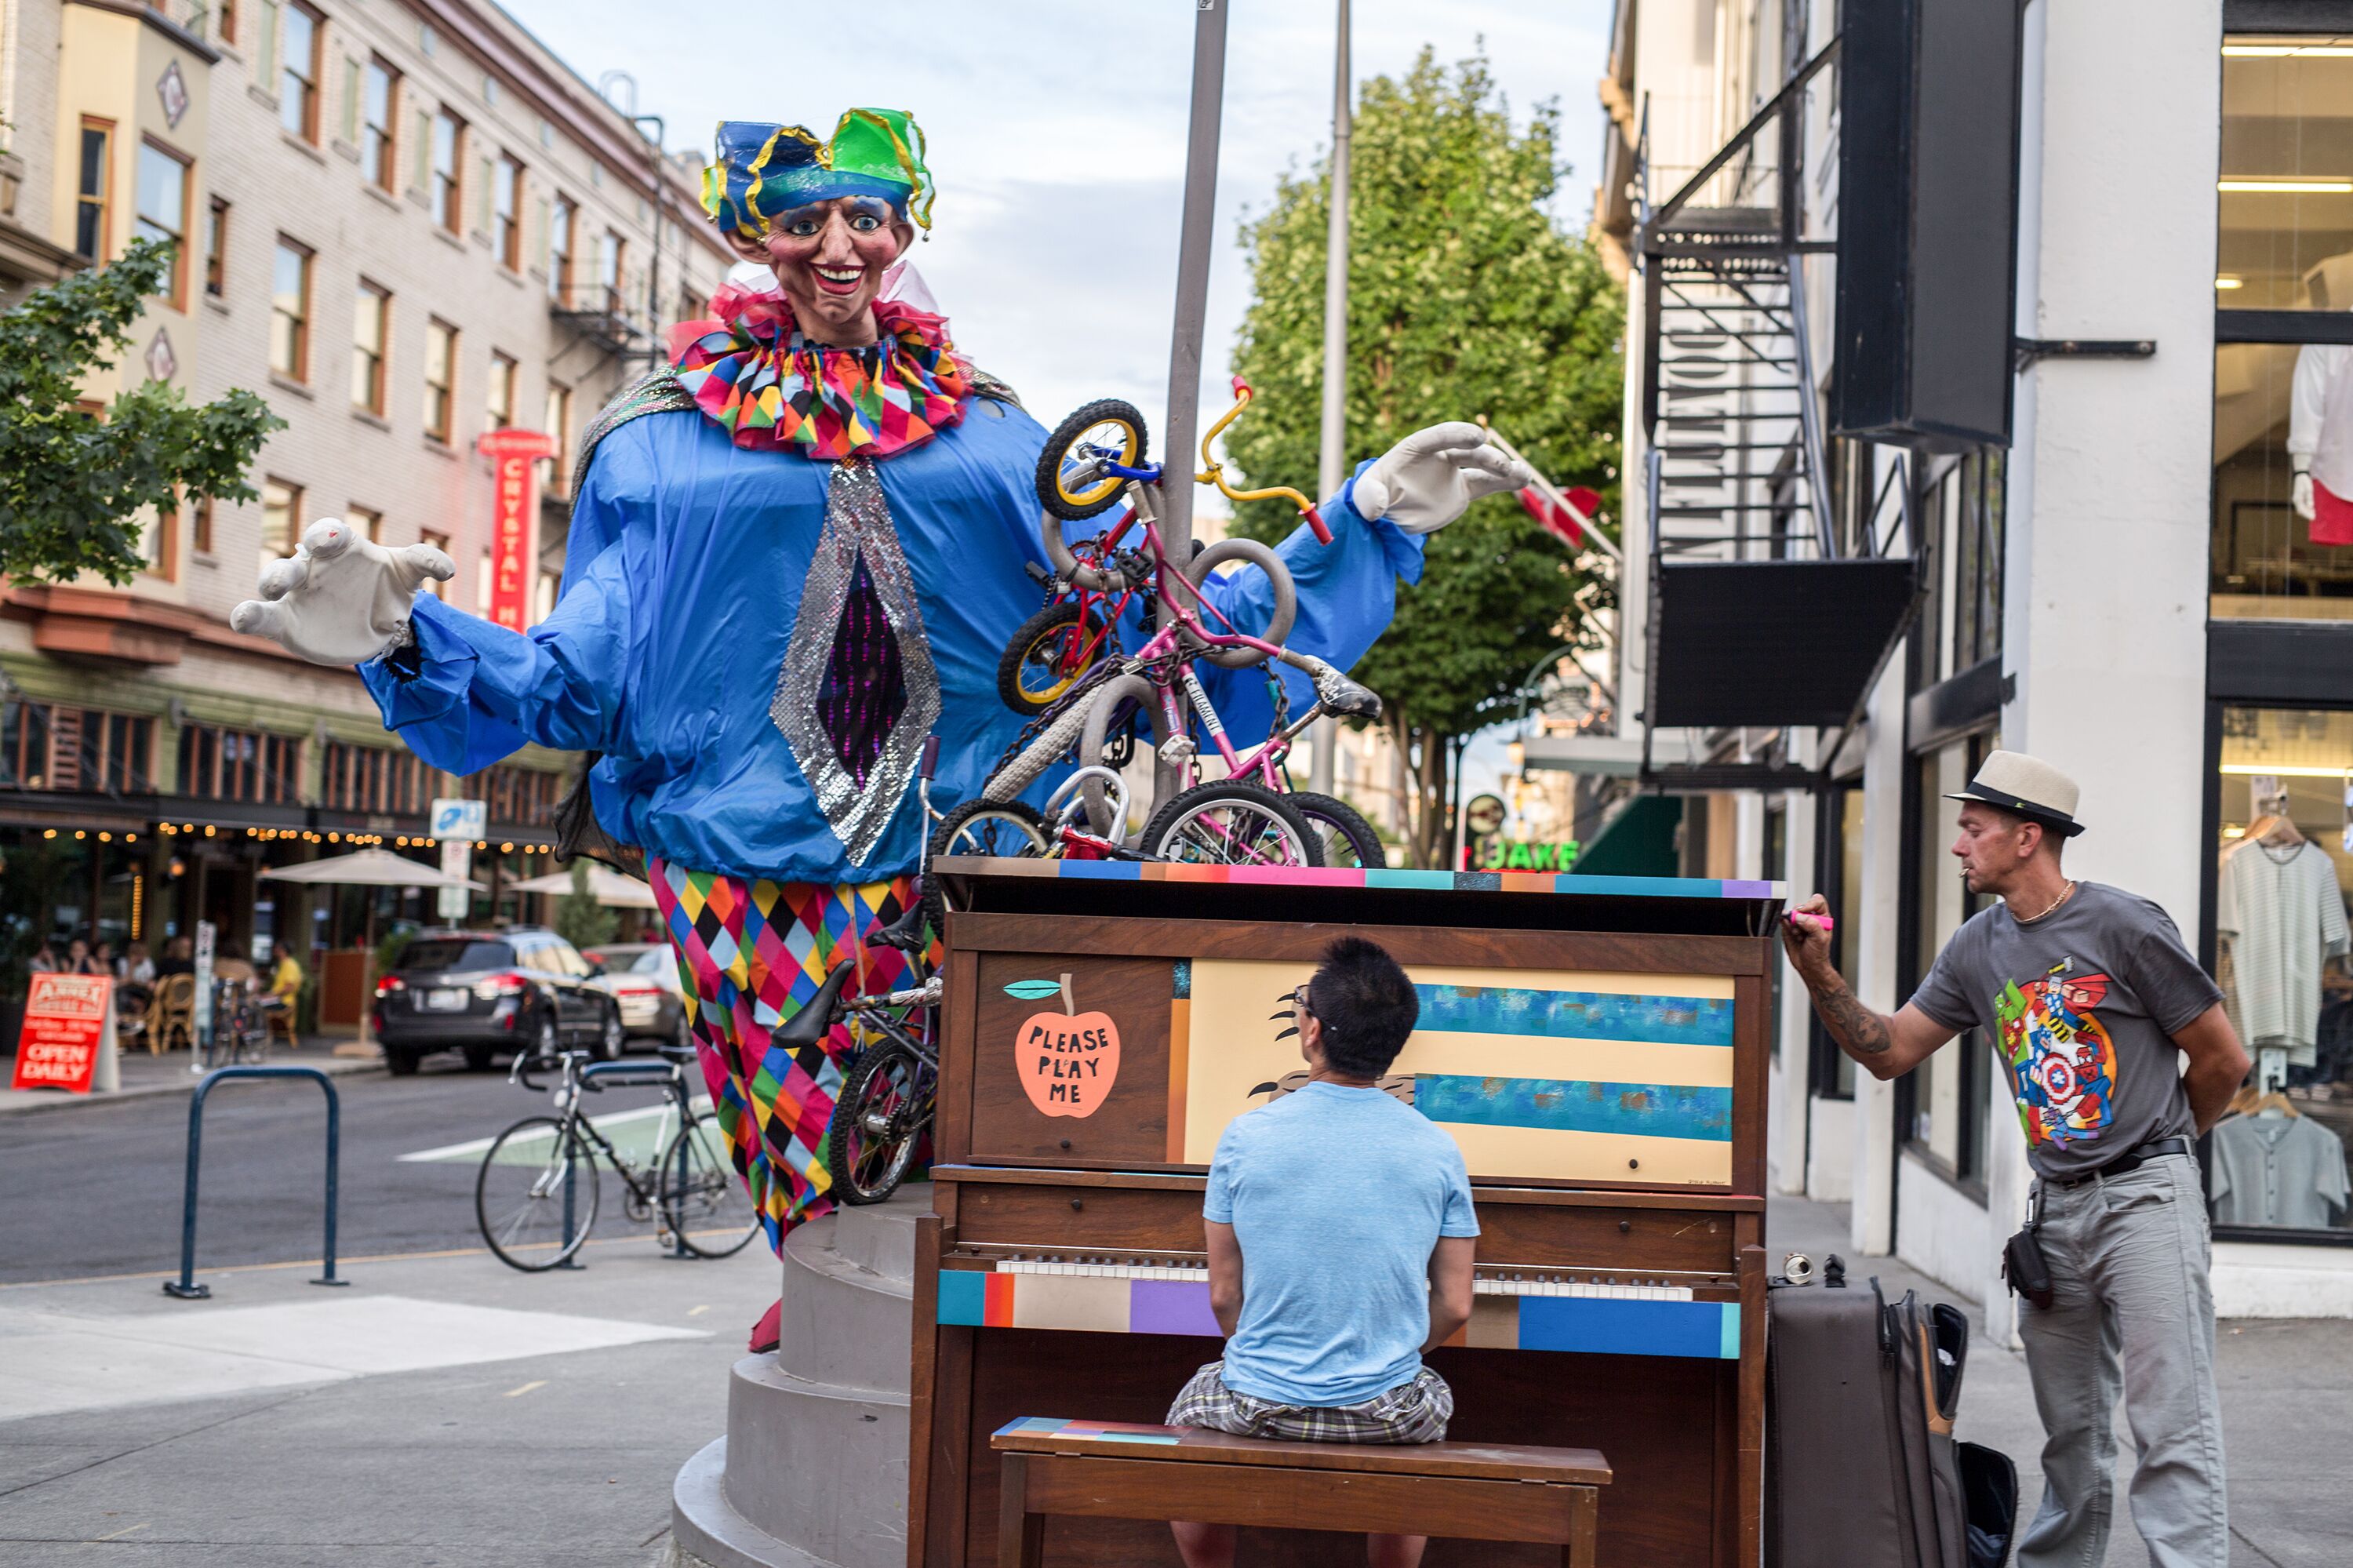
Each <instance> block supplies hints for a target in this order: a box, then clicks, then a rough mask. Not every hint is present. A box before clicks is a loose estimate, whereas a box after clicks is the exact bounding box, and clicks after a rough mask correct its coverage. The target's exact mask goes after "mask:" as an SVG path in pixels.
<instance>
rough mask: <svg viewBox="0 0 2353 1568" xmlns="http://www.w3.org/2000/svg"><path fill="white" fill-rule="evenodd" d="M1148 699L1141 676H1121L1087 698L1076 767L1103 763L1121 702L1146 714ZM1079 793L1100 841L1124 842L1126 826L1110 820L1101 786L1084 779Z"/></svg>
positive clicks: (1107, 797) (1149, 687) (1149, 694)
mask: <svg viewBox="0 0 2353 1568" xmlns="http://www.w3.org/2000/svg"><path fill="white" fill-rule="evenodd" d="M1152 697H1153V688H1152V683H1151V682H1150V681H1147V680H1145V678H1144V677H1143V676H1141V675H1122V676H1120V677H1118V678H1117V679H1116V680H1113V681H1112V682H1110V683H1107V684H1106V685H1104V686H1103V689H1102V690H1101V691H1099V692H1097V693H1096V694H1094V695H1093V696H1092V697H1091V698H1089V699H1088V702H1087V722H1086V724H1085V726H1083V727H1082V729H1081V730H1080V731H1079V765H1080V766H1081V767H1082V768H1084V767H1092V766H1093V765H1094V764H1097V763H1102V762H1103V758H1104V754H1105V753H1106V752H1107V751H1109V750H1110V749H1111V747H1112V744H1113V740H1114V738H1115V737H1116V735H1117V734H1118V733H1119V732H1117V731H1114V730H1113V728H1112V722H1111V721H1112V715H1113V714H1115V713H1116V712H1118V710H1119V706H1120V705H1121V704H1122V703H1124V702H1133V703H1134V704H1136V705H1138V706H1139V707H1141V708H1143V709H1144V711H1145V712H1146V713H1149V712H1151V711H1152ZM1130 722H1133V720H1131V721H1130ZM1105 766H1108V764H1105ZM1079 793H1080V794H1082V795H1083V796H1084V797H1085V798H1086V802H1087V825H1088V826H1089V827H1090V828H1092V830H1093V831H1094V832H1096V833H1098V834H1100V835H1101V836H1103V837H1104V838H1107V839H1117V840H1121V841H1123V842H1124V840H1125V839H1126V837H1127V824H1126V823H1125V822H1114V821H1112V820H1111V796H1110V792H1109V791H1108V790H1106V789H1104V788H1103V785H1102V783H1101V782H1099V781H1097V780H1095V779H1087V780H1085V781H1084V782H1082V784H1080V786H1079Z"/></svg>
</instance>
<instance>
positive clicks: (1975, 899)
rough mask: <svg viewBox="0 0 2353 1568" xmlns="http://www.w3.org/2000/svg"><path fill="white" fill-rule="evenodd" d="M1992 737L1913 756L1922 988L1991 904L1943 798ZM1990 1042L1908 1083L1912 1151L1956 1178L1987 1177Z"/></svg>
mask: <svg viewBox="0 0 2353 1568" xmlns="http://www.w3.org/2000/svg"><path fill="white" fill-rule="evenodd" d="M1994 745H1995V741H1994V737H1993V736H1991V735H1990V734H1985V735H1974V736H1968V737H1966V738H1964V739H1960V740H1957V741H1954V742H1953V743H1952V744H1950V745H1948V746H1944V747H1938V748H1937V749H1936V750H1934V751H1930V752H1926V753H1924V754H1923V755H1921V756H1920V757H1918V758H1915V759H1914V762H1913V766H1914V767H1915V768H1916V769H1917V771H1918V784H1919V809H1918V813H1917V817H1916V821H1915V827H1914V831H1913V842H1912V857H1913V865H1912V895H1913V899H1914V910H1913V926H1912V955H1911V962H1910V963H1909V964H1908V965H1907V966H1906V967H1907V969H1909V970H1910V976H1911V983H1912V984H1913V985H1915V986H1916V985H1917V984H1918V983H1919V981H1920V980H1921V979H1922V978H1923V977H1925V976H1926V974H1927V972H1928V969H1929V967H1930V966H1931V965H1933V964H1934V963H1935V962H1936V955H1937V954H1939V953H1941V952H1943V951H1944V950H1945V945H1946V944H1947V942H1949V941H1951V940H1952V939H1953V934H1954V933H1955V932H1957V931H1958V930H1959V929H1960V928H1961V925H1962V923H1963V922H1964V921H1966V920H1968V917H1969V916H1972V915H1975V914H1976V913H1977V912H1978V910H1979V909H1981V908H1983V907H1984V906H1985V900H1984V899H1983V898H1982V897H1980V896H1979V895H1976V894H1972V893H1971V892H1969V891H1968V888H1967V887H1966V886H1964V885H1962V882H1961V878H1960V875H1959V863H1958V862H1957V861H1956V860H1955V859H1954V858H1953V855H1952V844H1953V839H1954V836H1955V827H1954V822H1955V818H1956V816H1957V812H1958V810H1959V808H1958V807H1957V806H1955V805H1954V804H1953V803H1952V802H1951V801H1949V800H1946V799H1945V797H1946V796H1947V795H1949V794H1952V793H1953V792H1954V791H1956V790H1958V789H1965V788H1966V787H1967V786H1968V781H1969V779H1970V778H1971V777H1972V776H1974V775H1975V774H1976V772H1977V769H1978V763H1980V762H1982V761H1984V760H1985V758H1986V754H1987V753H1988V752H1989V751H1991V750H1992V749H1993V748H1994ZM1992 1049H1993V1047H1992V1044H1991V1042H1990V1040H1989V1038H1988V1036H1987V1035H1986V1033H1985V1032H1984V1031H1982V1030H1977V1029H1972V1030H1970V1031H1969V1032H1968V1033H1966V1034H1964V1035H1962V1036H1961V1038H1960V1039H1958V1040H1957V1041H1955V1042H1954V1043H1953V1044H1952V1045H1951V1046H1950V1047H1948V1048H1947V1049H1946V1050H1942V1051H1939V1052H1937V1053H1936V1054H1935V1055H1933V1056H1931V1057H1929V1058H1928V1059H1927V1061H1926V1062H1924V1063H1922V1064H1921V1065H1919V1066H1918V1067H1917V1068H1916V1069H1915V1070H1914V1072H1913V1074H1912V1076H1911V1079H1910V1084H1909V1090H1908V1092H1909V1094H1910V1097H1911V1106H1910V1123H1909V1126H1908V1127H1907V1128H1906V1129H1905V1130H1906V1133H1907V1135H1908V1136H1909V1138H1910V1139H1911V1141H1912V1144H1913V1147H1914V1148H1915V1149H1916V1150H1919V1151H1920V1152H1922V1153H1924V1154H1926V1155H1928V1156H1929V1157H1930V1158H1931V1159H1933V1160H1936V1162H1937V1163H1938V1164H1940V1165H1942V1166H1943V1167H1944V1168H1945V1169H1946V1170H1947V1171H1950V1172H1951V1173H1952V1174H1953V1176H1954V1177H1955V1178H1957V1179H1959V1180H1963V1181H1969V1180H1974V1179H1976V1178H1978V1177H1979V1176H1981V1175H1982V1174H1983V1173H1984V1170H1985V1147H1986V1140H1987V1136H1988V1133H1989V1130H1990V1129H1989V1118H1990V1116H1991V1113H1992V1100H1991V1099H1990V1097H1989V1090H1988V1087H1987V1079H1986V1070H1987V1066H1988V1064H1989V1062H1990V1060H1991V1057H1990V1054H1989V1053H1990V1052H1991V1051H1992Z"/></svg>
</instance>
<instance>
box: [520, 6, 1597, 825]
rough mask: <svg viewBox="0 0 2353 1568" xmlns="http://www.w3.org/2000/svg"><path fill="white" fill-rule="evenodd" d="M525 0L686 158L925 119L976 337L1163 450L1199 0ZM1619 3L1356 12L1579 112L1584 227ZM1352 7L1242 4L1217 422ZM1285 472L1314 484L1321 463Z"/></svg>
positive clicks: (544, 35)
mask: <svg viewBox="0 0 2353 1568" xmlns="http://www.w3.org/2000/svg"><path fill="white" fill-rule="evenodd" d="M503 4H504V5H506V8H507V10H508V11H509V12H510V13H511V14H512V16H514V17H515V18H516V20H518V21H519V22H521V23H522V25H523V26H526V27H528V28H530V29H531V30H532V31H533V33H534V34H536V35H537V36H538V37H539V38H540V39H541V41H543V43H545V44H546V45H547V46H548V47H549V48H553V49H554V51H555V52H556V53H557V54H559V55H561V56H562V57H563V58H565V61H566V62H567V63H569V64H570V65H571V66H572V68H573V69H575V71H577V72H579V74H580V75H581V76H582V77H584V78H585V79H587V80H589V81H591V82H593V81H596V79H598V78H599V77H600V76H601V75H602V74H603V73H604V72H605V71H607V70H609V69H625V70H627V71H628V72H629V73H631V75H632V76H633V77H634V78H635V79H636V83H637V110H638V112H639V113H650V114H659V115H661V116H663V117H664V120H665V121H666V122H667V124H668V126H669V144H670V148H671V149H672V150H673V151H675V150H677V149H680V148H684V147H691V146H699V147H700V148H701V149H702V151H703V152H704V153H706V154H707V153H708V151H709V141H708V137H709V134H710V128H711V127H712V125H713V124H715V123H716V122H718V121H720V120H722V119H732V120H760V121H776V122H786V123H798V124H806V125H807V126H809V127H811V128H812V129H814V130H817V131H818V132H819V133H820V134H822V133H824V132H826V131H828V130H829V129H830V128H831V127H832V125H833V123H834V122H835V120H836V119H838V118H839V115H840V113H841V111H843V110H845V109H849V108H853V107H859V106H862V105H875V106H879V107H884V108H895V109H905V110H907V111H911V112H912V113H913V115H914V116H915V119H916V121H917V122H919V123H920V124H921V125H922V126H923V132H924V134H925V136H926V137H927V139H928V143H929V149H930V155H929V163H930V165H931V169H932V175H933V178H934V181H935V182H936V184H937V185H938V187H939V200H938V205H937V207H935V209H934V214H933V234H932V238H930V239H929V240H928V241H921V242H918V243H917V245H916V246H915V248H914V251H913V261H914V264H915V266H916V267H917V269H918V270H920V271H921V272H922V274H923V280H924V281H925V282H926V284H927V285H928V286H929V287H930V289H931V291H932V293H933V294H934V297H935V298H936V299H937V300H938V302H939V304H940V307H941V309H943V310H944V311H945V312H946V313H947V314H948V316H949V318H950V320H951V323H952V324H953V330H954V333H955V341H956V344H957V346H958V347H959V348H960V349H961V350H963V351H964V352H965V354H967V355H970V356H971V357H972V359H973V360H974V361H975V363H976V364H978V365H979V366H982V367H983V368H985V369H987V371H989V372H990V373H991V374H993V375H995V376H998V377H1000V378H1002V379H1003V380H1005V381H1008V382H1009V383H1011V384H1012V386H1013V387H1014V388H1015V389H1016V390H1017V391H1018V392H1019V394H1020V395H1021V399H1022V401H1023V403H1024V404H1025V405H1026V406H1027V407H1028V408H1029V411H1030V412H1031V413H1032V414H1034V415H1036V416H1037V417H1038V418H1039V421H1040V422H1042V423H1044V424H1047V425H1051V424H1053V423H1054V421H1055V420H1056V419H1058V418H1060V416H1061V415H1062V414H1063V413H1065V412H1067V411H1068V410H1070V409H1071V408H1076V407H1078V406H1079V405H1080V404H1082V403H1084V402H1087V401H1090V400H1092V399H1093V398H1097V397H1125V398H1127V399H1128V400H1129V401H1131V402H1133V403H1134V404H1135V405H1136V407H1137V408H1139V409H1141V410H1142V411H1143V413H1144V415H1145V419H1146V420H1147V421H1148V422H1149V423H1150V425H1151V428H1152V430H1153V432H1154V435H1155V447H1154V450H1155V452H1157V451H1158V450H1159V446H1158V440H1157V437H1158V434H1159V432H1160V431H1161V430H1162V429H1165V427H1166V419H1165V418H1164V417H1163V416H1164V413H1165V410H1166V405H1167V382H1168V337H1169V331H1170V326H1171V323H1172V320H1173V313H1174V306H1175V297H1176V240H1177V231H1178V228H1179V219H1180V217H1181V209H1182V203H1183V180H1184V173H1185V147H1186V131H1187V102H1188V99H1189V94H1190V85H1191V70H1192V35H1193V26H1194V16H1195V9H1194V5H1193V0H1118V3H1116V4H1113V5H1071V4H1060V5H1056V4H1048V3H1041V0H998V3H997V4H987V5H981V4H974V3H973V0H897V3H895V4H892V5H875V6H864V7H852V8H845V9H844V11H843V12H842V13H841V15H842V16H843V17H844V21H843V22H842V23H841V24H840V25H838V26H829V25H828V24H826V23H824V22H821V21H818V20H815V19H814V18H816V17H818V16H822V15H823V14H824V13H823V12H822V11H821V10H820V9H819V8H818V7H797V6H796V7H786V6H782V5H778V6H773V7H753V6H747V5H741V4H732V5H717V4H712V3H711V0H664V3H662V4H659V5H652V4H648V3H647V0H503ZM1609 4H1610V0H1518V3H1512V0H1447V3H1446V4H1444V5H1431V4H1429V3H1428V0H1420V3H1418V4H1409V3H1408V0H1356V5H1354V7H1353V9H1354V14H1355V22H1354V29H1353V30H1354V56H1355V58H1354V60H1353V62H1352V63H1353V66H1354V75H1355V77H1356V79H1357V80H1358V81H1362V80H1364V79H1366V78H1369V77H1373V76H1379V75H1397V74H1401V73H1402V72H1404V71H1405V70H1406V69H1409V67H1410V66H1411V64H1412V62H1413V58H1414V55H1415V54H1416V52H1417V51H1418V50H1419V49H1420V48H1421V47H1422V46H1423V45H1425V44H1427V45H1430V46H1432V47H1433V48H1435V49H1436V51H1437V54H1438V58H1439V59H1440V61H1447V62H1451V61H1453V60H1456V59H1460V58H1465V57H1467V56H1469V55H1472V54H1473V53H1475V52H1477V51H1478V50H1479V49H1480V48H1482V42H1483V47H1484V50H1485V53H1486V56H1487V58H1488V60H1489V62H1490V69H1491V70H1492V72H1493V77H1494V79H1495V81H1496V84H1497V86H1498V87H1499V88H1500V89H1501V90H1502V91H1503V93H1504V97H1505V98H1506V100H1507V101H1508V102H1509V104H1510V106H1511V109H1512V111H1513V114H1514V119H1515V120H1518V121H1520V122H1525V119H1526V117H1527V114H1528V112H1529V111H1530V110H1531V109H1533V108H1534V106H1535V105H1536V104H1537V103H1539V102H1542V101H1546V100H1556V101H1558V102H1559V104H1560V107H1561V111H1562V147H1561V152H1562V154H1563V156H1564V158H1565V160H1566V161H1567V163H1568V164H1570V166H1571V167H1570V172H1569V174H1568V175H1567V178H1566V179H1564V181H1563V182H1562V190H1561V196H1560V197H1559V200H1558V202H1557V204H1556V216H1557V217H1559V218H1560V219H1561V220H1562V221H1563V222H1564V223H1565V224H1567V225H1570V226H1572V227H1574V228H1582V227H1583V225H1584V222H1585V219H1586V217H1587V214H1588V211H1589V210H1590V207H1591V198H1592V188H1593V180H1594V169H1595V166H1596V164H1597V162H1598V158H1599V148H1600V140H1601V123H1602V115H1601V110H1600V108H1599V105H1598V103H1597V102H1596V101H1595V98H1594V83H1595V82H1596V81H1597V80H1598V79H1599V77H1600V75H1601V73H1602V70H1603V68H1604V65H1605V62H1606V57H1607V55H1608V32H1609ZM851 16H861V17H864V18H869V19H871V22H870V25H868V26H862V27H861V26H856V25H854V24H852V23H850V22H849V20H848V18H849V17H851ZM766 18H773V21H768V20H765V19H766ZM1334 31H1335V5H1333V4H1330V3H1321V0H1240V3H1238V4H1236V5H1235V8H1234V10H1233V12H1232V14H1231V19H1230V21H1229V33H1228V37H1227V47H1226V48H1227V52H1226V96H1225V112H1224V126H1223V138H1222V148H1221V153H1220V157H1219V174H1218V221H1217V233H1216V237H1215V240H1214V242H1213V245H1212V248H1211V252H1210V254H1211V260H1210V270H1209V305H1208V321H1207V323H1206V329H1205V334H1204V354H1203V359H1204V364H1203V372H1202V377H1201V379H1202V385H1203V388H1204V397H1203V398H1202V402H1203V405H1204V407H1205V408H1209V409H1210V413H1209V414H1208V418H1214V417H1215V414H1216V413H1217V412H1221V411H1222V410H1223V409H1224V408H1225V406H1226V401H1227V399H1226V397H1225V395H1224V389H1225V384H1226V379H1227V376H1228V374H1229V373H1228V371H1227V369H1226V368H1225V366H1226V361H1227V358H1228V356H1229V354H1230V352H1231V350H1232V347H1233V344H1234V340H1235V334H1236V331H1237V330H1238V329H1239V327H1240V323H1241V319H1242V314H1243V312H1244V310H1245V309H1246V307H1247V306H1248V304H1249V283H1250V280H1249V277H1248V274H1247V271H1246V265H1245V258H1244V256H1243V254H1242V252H1241V251H1240V249H1239V247H1238V244H1237V238H1238V235H1239V232H1240V224H1241V222H1242V221H1243V219H1244V217H1246V215H1249V214H1251V213H1256V212H1263V211H1264V210H1266V208H1267V207H1269V206H1270V205H1271V202H1272V200H1273V196H1274V189H1275V181H1276V178H1277V176H1278V175H1281V174H1282V173H1283V172H1284V171H1285V170H1287V169H1296V170H1299V171H1302V172H1304V171H1306V170H1307V169H1309V168H1311V167H1312V166H1313V165H1314V163H1315V161H1316V160H1317V159H1319V158H1321V157H1322V156H1323V155H1324V152H1325V150H1326V149H1327V147H1328V146H1329V144H1330V140H1331V122H1332V87H1333V63H1332V55H1333V44H1334ZM764 33H765V36H764ZM1205 423H1206V419H1205ZM1376 455H1377V454H1376V453H1370V452H1351V453H1349V454H1348V457H1349V460H1350V461H1352V462H1353V461H1356V460H1358V459H1361V458H1365V457H1370V456H1376ZM1270 477H1271V479H1273V480H1275V481H1276V482H1282V481H1285V480H1287V481H1289V482H1293V483H1295V484H1297V485H1299V486H1300V487H1301V488H1303V489H1305V488H1311V487H1312V485H1313V482H1314V477H1315V476H1314V474H1301V475H1296V476H1291V475H1278V476H1270ZM1204 510H1207V508H1204ZM1501 757H1502V747H1501V745H1500V743H1499V742H1496V743H1491V744H1488V745H1482V746H1481V747H1476V748H1474V751H1473V760H1472V764H1471V765H1470V767H1469V768H1467V769H1466V782H1467V783H1468V784H1469V785H1470V786H1471V788H1472V789H1482V788H1492V787H1493V773H1494V770H1495V768H1497V767H1498V766H1500V762H1501Z"/></svg>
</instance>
